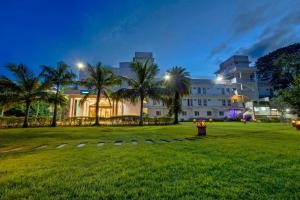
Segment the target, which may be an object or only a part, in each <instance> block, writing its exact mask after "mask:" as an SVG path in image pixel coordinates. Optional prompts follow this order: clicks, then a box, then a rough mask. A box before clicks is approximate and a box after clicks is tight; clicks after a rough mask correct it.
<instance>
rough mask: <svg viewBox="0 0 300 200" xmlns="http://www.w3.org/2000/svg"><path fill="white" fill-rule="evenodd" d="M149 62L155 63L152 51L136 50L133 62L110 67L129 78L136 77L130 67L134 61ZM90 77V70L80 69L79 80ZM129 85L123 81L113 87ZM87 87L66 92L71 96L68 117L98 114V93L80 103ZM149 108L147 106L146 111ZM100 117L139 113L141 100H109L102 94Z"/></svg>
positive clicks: (115, 88)
mask: <svg viewBox="0 0 300 200" xmlns="http://www.w3.org/2000/svg"><path fill="white" fill-rule="evenodd" d="M146 61H147V62H148V63H149V64H152V63H154V58H153V56H152V53H148V52H136V53H135V56H134V57H133V59H132V62H120V64H119V67H110V69H111V70H112V71H113V72H114V73H115V74H116V75H117V76H127V77H129V78H134V74H133V72H132V71H131V69H130V65H131V64H132V63H133V62H142V63H145V62H146ZM87 77H88V72H87V71H85V70H80V71H79V80H84V79H86V78H87ZM124 87H127V85H126V83H123V84H122V85H121V86H116V87H113V88H112V90H113V91H117V90H118V89H120V88H124ZM87 92H88V91H87V89H86V88H85V87H82V86H79V87H78V88H77V89H75V90H66V91H65V94H66V95H67V96H68V98H69V112H68V117H94V116H96V95H90V97H89V98H88V99H87V100H86V101H85V102H84V103H80V100H81V99H82V98H83V97H84V95H85V94H86V93H87ZM146 111H147V108H145V112H146ZM98 114H99V116H100V117H111V116H118V115H139V114H140V106H139V102H137V103H136V104H132V103H130V102H129V101H125V100H120V101H113V100H111V101H110V100H109V99H107V98H106V97H104V96H101V99H100V109H99V113H98Z"/></svg>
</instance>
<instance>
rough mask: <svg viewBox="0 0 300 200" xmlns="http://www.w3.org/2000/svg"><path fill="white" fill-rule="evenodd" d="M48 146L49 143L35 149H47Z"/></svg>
mask: <svg viewBox="0 0 300 200" xmlns="http://www.w3.org/2000/svg"><path fill="white" fill-rule="evenodd" d="M46 148H47V145H42V146H39V147H37V148H35V149H38V150H40V149H46Z"/></svg>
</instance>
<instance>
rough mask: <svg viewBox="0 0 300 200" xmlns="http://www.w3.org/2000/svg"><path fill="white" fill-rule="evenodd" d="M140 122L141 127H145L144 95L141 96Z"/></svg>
mask: <svg viewBox="0 0 300 200" xmlns="http://www.w3.org/2000/svg"><path fill="white" fill-rule="evenodd" d="M140 108H141V110H140V121H139V126H143V124H144V122H143V109H144V95H141V106H140Z"/></svg>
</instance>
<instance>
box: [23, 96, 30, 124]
mask: <svg viewBox="0 0 300 200" xmlns="http://www.w3.org/2000/svg"><path fill="white" fill-rule="evenodd" d="M30 104H31V102H30V101H26V109H25V118H24V122H23V128H27V127H28V117H29V108H30Z"/></svg>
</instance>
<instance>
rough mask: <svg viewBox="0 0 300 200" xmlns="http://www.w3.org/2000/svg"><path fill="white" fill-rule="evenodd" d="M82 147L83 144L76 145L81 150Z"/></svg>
mask: <svg viewBox="0 0 300 200" xmlns="http://www.w3.org/2000/svg"><path fill="white" fill-rule="evenodd" d="M84 146H85V144H84V143H81V144H78V145H77V147H78V148H81V147H84Z"/></svg>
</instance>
